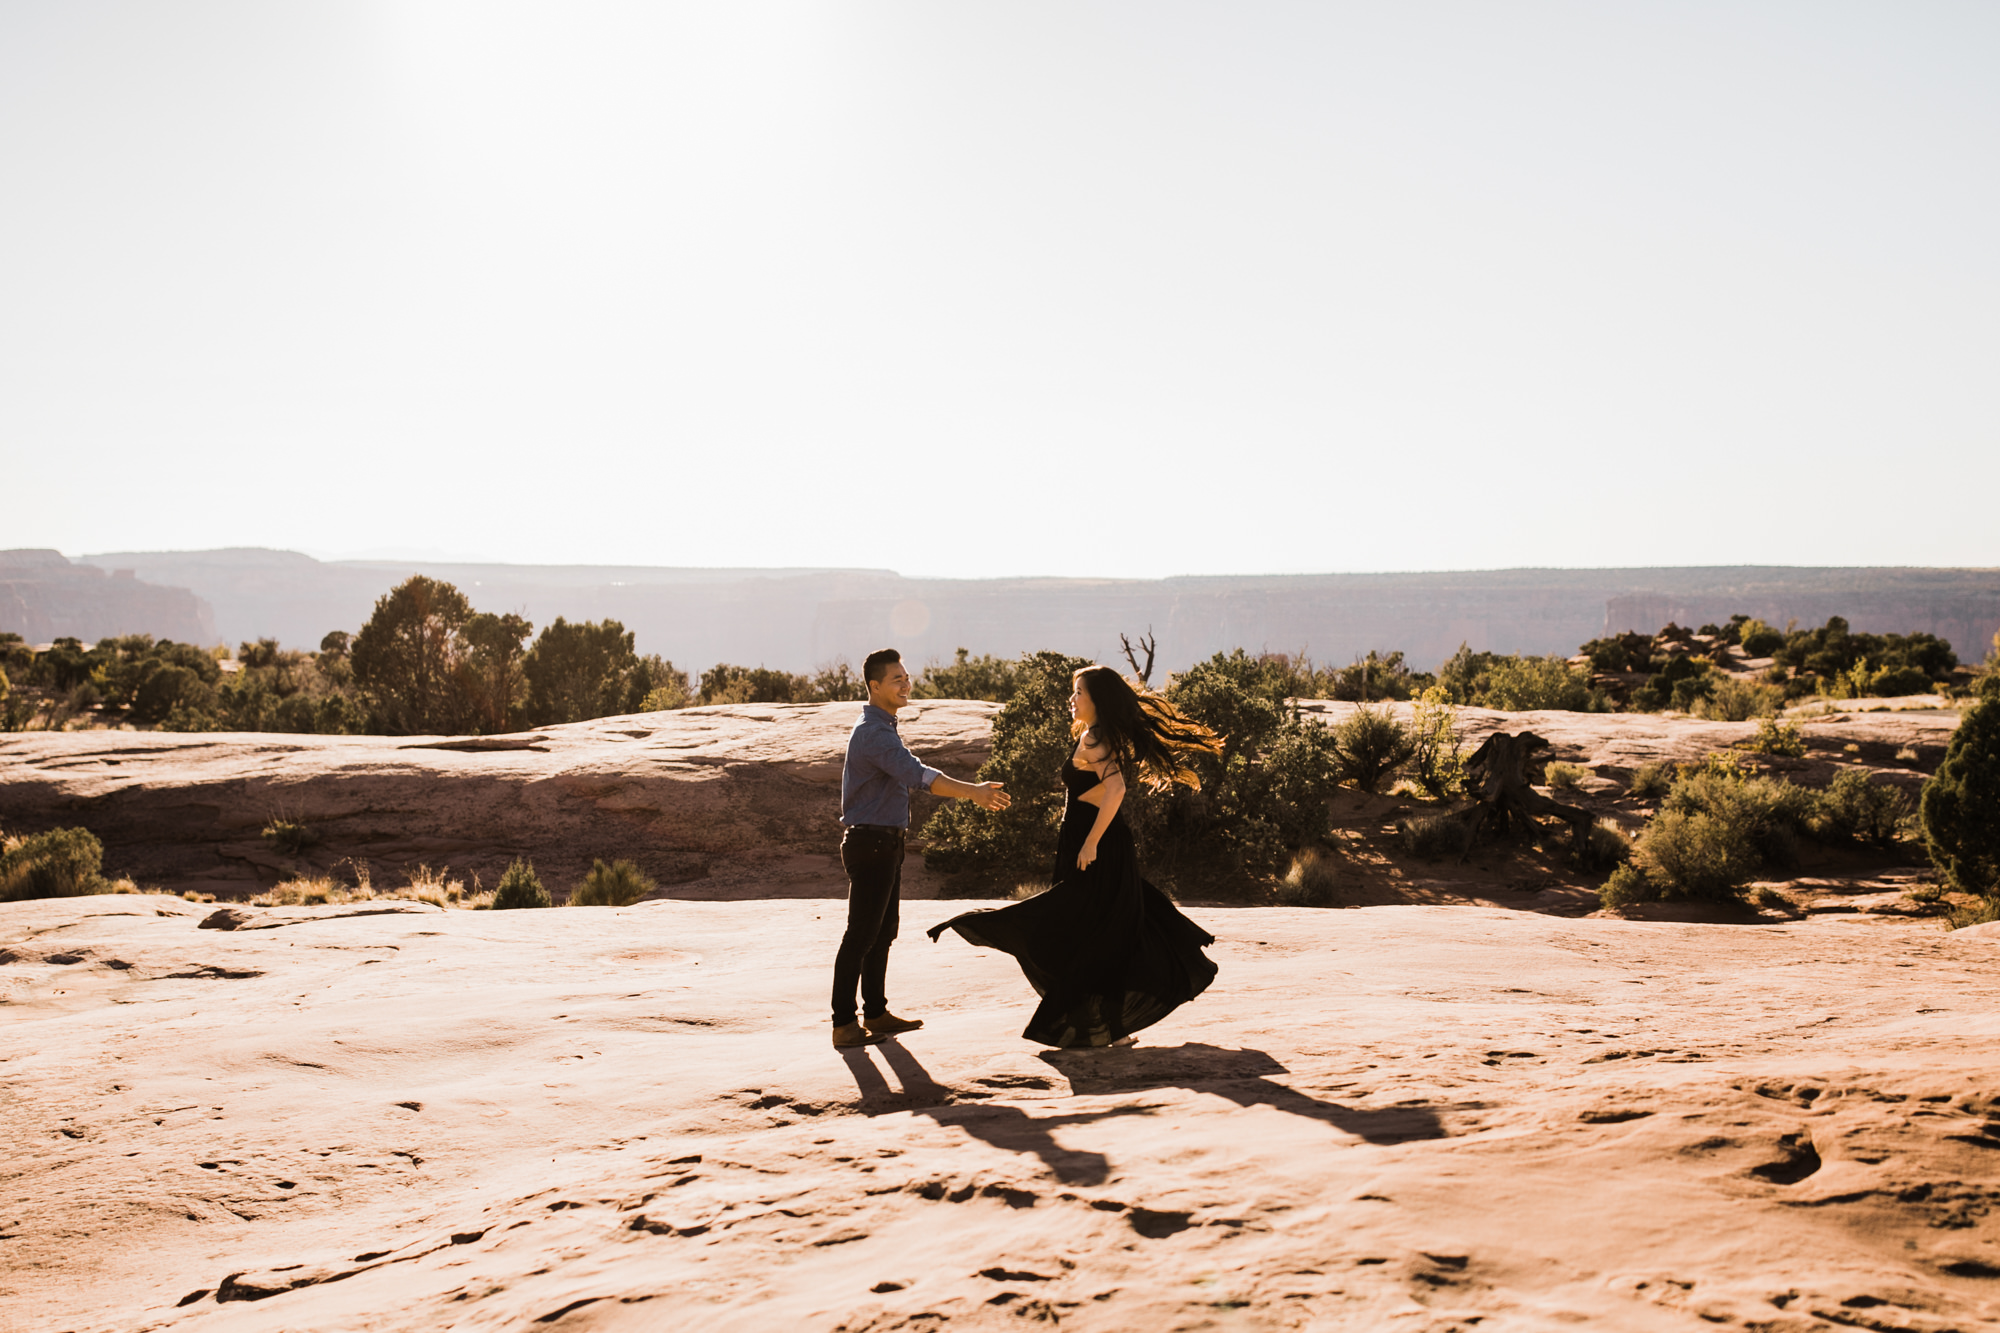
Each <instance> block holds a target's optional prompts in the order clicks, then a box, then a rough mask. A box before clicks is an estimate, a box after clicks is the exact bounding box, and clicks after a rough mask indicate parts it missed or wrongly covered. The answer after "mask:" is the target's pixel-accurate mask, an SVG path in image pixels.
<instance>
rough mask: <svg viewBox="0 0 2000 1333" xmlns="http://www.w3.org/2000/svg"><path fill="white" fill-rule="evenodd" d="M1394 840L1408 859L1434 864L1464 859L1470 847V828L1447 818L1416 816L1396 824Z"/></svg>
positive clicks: (1461, 821) (1468, 825) (1398, 821)
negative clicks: (1453, 857)
mask: <svg viewBox="0 0 2000 1333" xmlns="http://www.w3.org/2000/svg"><path fill="white" fill-rule="evenodd" d="M1396 839H1397V841H1398V842H1400V843H1401V844H1402V848H1403V850H1404V851H1405V852H1407V853H1409V854H1410V855H1411V856H1415V857H1421V858H1422V859H1423V860H1426V861H1438V860H1442V859H1443V858H1445V857H1447V856H1463V855H1465V853H1466V851H1467V850H1468V849H1469V848H1470V847H1471V846H1472V826H1471V825H1470V824H1468V823H1466V822H1465V821H1464V820H1462V819H1454V818H1452V817H1451V816H1450V815H1417V816H1415V817H1414V818H1409V819H1399V820H1397V821H1396Z"/></svg>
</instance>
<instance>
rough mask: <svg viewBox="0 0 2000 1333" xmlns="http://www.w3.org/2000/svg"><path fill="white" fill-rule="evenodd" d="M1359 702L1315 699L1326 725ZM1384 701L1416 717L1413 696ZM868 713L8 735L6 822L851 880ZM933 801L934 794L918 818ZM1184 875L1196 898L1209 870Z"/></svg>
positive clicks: (1811, 776)
mask: <svg viewBox="0 0 2000 1333" xmlns="http://www.w3.org/2000/svg"><path fill="white" fill-rule="evenodd" d="M1356 706H1357V705H1354V704H1343V703H1324V702H1314V701H1308V702H1305V703H1303V704H1302V705H1301V707H1302V708H1303V709H1304V710H1305V711H1306V712H1307V713H1308V715H1311V716H1316V717H1319V718H1321V719H1322V720H1324V721H1325V722H1326V723H1328V724H1329V725H1331V724H1334V723H1337V722H1338V721H1340V720H1341V719H1342V718H1344V717H1346V716H1348V715H1350V714H1351V713H1352V712H1353V710H1354V708H1355V707H1356ZM1871 706H1872V705H1870V704H1869V703H1867V702H1866V701H1861V702H1856V703H1852V704H1849V705H1847V707H1850V708H1853V709H1856V710H1859V709H1864V708H1868V707H1871ZM1392 707H1393V708H1394V709H1395V710H1396V711H1397V712H1398V713H1399V714H1401V715H1402V716H1404V717H1405V718H1407V716H1408V715H1409V711H1410V706H1409V705H1408V704H1397V705H1392ZM997 708H998V706H997V705H995V704H989V703H979V702H964V701H956V700H920V701H917V702H915V703H913V704H912V705H911V706H910V708H909V710H908V711H907V712H905V714H904V715H903V724H902V726H903V732H904V735H905V737H906V738H907V739H908V741H909V742H910V744H911V746H912V747H913V748H914V749H915V750H916V751H917V753H918V754H920V755H921V756H923V757H924V758H925V760H926V761H928V762H930V763H932V764H934V765H935V766H937V767H940V768H942V769H944V770H945V771H947V772H949V773H951V774H953V775H954V776H959V777H970V776H971V775H972V774H973V773H974V772H975V771H976V770H977V768H978V766H979V765H980V764H981V763H983V762H984V761H985V759H986V756H987V753H988V746H989V741H990V731H991V720H992V716H993V714H994V712H996V711H997ZM858 709H859V705H858V704H802V705H792V704H763V705H735V706H721V707H713V708H693V709H688V710H685V711H682V712H672V713H645V714H638V715H634V716H629V717H613V718H600V719H598V720H596V721H594V722H582V723H576V724H574V725H570V726H562V727H550V728H547V729H546V730H544V731H540V732H535V733H529V734H524V735H521V736H507V737H473V738H448V737H384V736H279V735H240V734H222V733H217V734H194V735H173V734H167V733H161V732H134V731H86V732H20V733H11V734H4V733H0V828H6V829H9V830H12V831H34V830H39V829H43V828H49V827H55V826H58V825H70V824H80V825H83V826H85V827H87V828H89V829H91V830H92V831H93V832H94V833H96V834H97V835H98V837H100V838H101V839H103V841H104V843H105V848H106V852H105V865H106V868H107V870H109V871H111V872H113V873H118V874H129V875H132V876H134V877H136V878H137V879H138V880H139V881H140V882H141V883H142V884H143V885H147V886H157V887H160V888H164V889H167V890H169V891H172V892H179V891H181V890H184V889H194V890H199V891H204V892H211V893H217V894H220V895H223V896H234V897H245V896H249V895H250V894H253V893H255V892H257V891H258V890H259V889H262V888H268V887H269V886H270V885H272V884H274V883H276V882H277V881H278V880H280V879H283V878H289V877H292V876H294V875H298V874H315V873H326V872H329V871H331V872H332V873H334V874H335V875H337V876H338V877H341V878H343V879H346V880H348V881H350V882H351V881H352V880H353V878H354V877H355V873H356V869H357V867H358V866H359V865H360V864H362V863H366V865H367V866H368V867H369V871H370V874H371V875H372V876H373V878H374V880H375V882H376V883H377V884H378V885H382V886H391V885H394V884H398V883H401V882H402V876H403V875H405V874H406V873H407V872H408V871H410V870H411V869H414V868H415V867H417V866H418V865H428V866H430V867H432V868H437V867H440V866H449V867H450V868H451V872H452V873H453V874H454V875H456V876H462V877H464V878H465V879H466V880H467V882H468V884H470V882H471V876H473V875H474V874H477V875H478V876H479V877H480V879H481V882H482V883H483V884H485V885H486V886H487V887H491V886H492V885H493V884H494V883H495V882H497V880H498V878H499V875H500V872H501V871H502V870H504V869H505V868H506V866H507V863H508V862H509V861H510V860H512V859H513V858H514V857H516V856H526V857H529V858H531V859H532V860H533V861H534V862H535V864H536V866H537V868H538V870H540V871H541V873H542V874H543V876H544V879H545V880H546V881H547V882H548V883H550V884H551V885H553V886H556V887H558V888H561V887H563V886H566V885H568V884H570V883H573V882H574V881H575V880H576V879H577V878H579V877H580V876H581V875H582V874H583V872H584V871H585V870H586V869H588V868H589V865H590V863H591V861H592V859H593V858H597V857H603V858H605V859H607V860H609V859H614V858H617V857H630V858H632V859H634V860H636V861H638V862H639V864H640V865H641V867H642V868H643V869H645V870H646V871H647V872H648V873H650V874H651V875H653V876H654V878H656V879H657V880H658V881H659V882H660V883H661V884H662V885H663V886H664V890H665V892H666V893H667V894H668V896H671V897H677V898H742V897H827V896H840V895H841V894H844V893H845V891H846V881H845V880H844V878H843V877H842V875H841V872H840V866H839V861H838V855H837V851H838V841H839V833H838V829H837V827H836V823H835V821H836V818H837V815H838V806H839V781H840V758H841V753H842V749H843V747H844V746H845V744H846V738H847V732H848V730H849V728H850V727H851V726H852V724H853V721H854V718H855V717H856V715H857V712H858ZM1459 720H1460V725H1461V727H1462V729H1463V731H1464V734H1465V737H1466V740H1467V742H1468V744H1469V745H1477V744H1478V742H1479V741H1480V740H1481V739H1482V738H1483V737H1484V736H1485V735H1487V734H1488V733H1490V732H1492V731H1495V730H1502V729H1504V730H1509V731H1521V730H1533V731H1535V732H1537V733H1538V734H1540V735H1541V736H1543V737H1544V738H1545V739H1547V740H1548V741H1549V742H1550V747H1551V748H1550V751H1549V757H1551V758H1555V759H1564V760H1569V761H1571V762H1578V763H1582V764H1584V765H1586V766H1588V767H1591V768H1592V769H1593V770H1595V771H1596V772H1597V773H1598V774H1599V776H1598V777H1597V778H1595V779H1593V780H1592V781H1591V784H1590V785H1591V786H1593V787H1595V788H1596V789H1598V790H1599V791H1601V792H1604V793H1610V792H1613V791H1617V790H1622V787H1623V783H1622V780H1621V778H1622V775H1626V774H1629V772H1630V771H1631V770H1632V769H1634V768H1636V767H1638V766H1639V765H1640V764H1643V763H1648V762H1652V761H1654V760H1660V759H1668V760H1674V761H1679V762H1695V761H1699V760H1700V759H1701V758H1702V757H1703V756H1705V755H1707V754H1709V753H1711V752H1713V751H1715V750H1718V749H1723V748H1727V747H1728V746H1730V745H1732V744H1734V743H1736V742H1738V741H1741V740H1743V739H1744V738H1745V737H1747V736H1749V735H1750V734H1751V733H1752V732H1753V731H1754V730H1755V725H1754V724H1752V723H1747V722H1702V721H1698V720H1696V719H1692V718H1681V717H1667V716H1663V715H1660V714H1649V713H1561V712H1541V713H1502V712H1496V711H1493V710H1491V709H1481V708H1466V709H1461V710H1459ZM1957 723H1958V717H1957V714H1956V713H1953V712H1949V711H1913V710H1904V711H1893V712H1892V711H1879V712H1866V711H1852V712H1845V713H1835V714H1828V715H1825V716H1820V717H1811V718H1806V719H1805V720H1803V721H1802V722H1801V723H1800V725H1801V726H1802V728H1803V730H1804V733H1805V736H1806V739H1807V742H1808V745H1809V747H1810V748H1809V753H1808V755H1807V757H1806V758H1805V759H1802V760H1781V761H1777V766H1778V767H1779V768H1780V769H1781V770H1782V771H1784V772H1786V773H1787V774H1789V775H1790V776H1793V777H1795V778H1797V779H1798V780H1801V781H1805V782H1810V783H1815V784H1817V783H1824V782H1825V781H1826V779H1827V777H1828V776H1829V775H1830V774H1831V773H1832V771H1833V768H1834V766H1835V765H1836V764H1838V765H1841V766H1848V767H1852V766H1860V767H1864V768H1866V769H1868V770H1869V771H1870V772H1871V773H1873V774H1875V775H1876V776H1877V777H1879V778H1880V779H1882V780H1886V781H1891V782H1896V783H1900V784H1903V785H1905V786H1907V787H1909V788H1910V789H1911V790H1912V791H1913V792H1914V790H1915V788H1916V786H1917V785H1918V784H1920V783H1921V781H1922V779H1923V775H1924V772H1925V771H1926V770H1928V769H1930V768H1934V767H1935V766H1936V764H1937V761H1938V759H1939V758H1941V757H1942V755H1943V753H1944V747H1945V745H1946V743H1947V742H1948V741H1949V739H1950V735H1951V731H1952V729H1953V728H1954V727H1956V726H1957ZM1850 746H1851V747H1853V748H1852V750H1850V749H1849V748H1848V747H1850ZM1898 754H1905V755H1909V756H1912V757H1910V758H1906V759H1898V758H1897V757H1896V756H1897V755H1898ZM1050 781H1051V782H1053V781H1054V775H1053V774H1051V775H1050ZM935 805H936V801H935V800H934V798H931V797H927V796H925V797H919V798H918V800H917V802H916V805H915V819H914V821H913V823H914V826H915V827H917V828H919V829H920V828H921V827H922V823H923V820H924V819H925V818H926V817H927V816H928V813H929V811H930V810H931V809H932V808H934V807H935ZM1396 808H1397V807H1396V806H1395V805H1394V803H1391V802H1384V801H1375V802H1369V801H1365V800H1355V799H1350V798H1347V797H1343V798H1342V800H1341V801H1339V802H1337V803H1336V811H1335V814H1336V822H1337V824H1338V823H1341V822H1342V821H1345V820H1348V819H1349V817H1352V819H1353V820H1354V821H1356V822H1358V824H1359V825H1361V826H1365V827H1367V828H1368V830H1369V831H1370V836H1371V837H1373V836H1374V835H1375V834H1376V833H1378V832H1379V831H1380V827H1383V826H1386V825H1387V822H1388V821H1392V820H1393V818H1394V816H1395V813H1396ZM274 817H279V818H284V819H289V820H294V821H297V822H299V823H301V824H303V825H305V826H306V828H307V829H308V830H310V832H311V833H312V835H313V836H314V837H315V838H316V839H317V840H318V841H317V842H316V843H315V844H314V845H312V846H310V847H307V848H306V849H305V850H304V851H303V852H302V853H301V854H299V855H296V856H292V855H286V854H284V853H282V852H280V851H278V850H276V849H275V848H273V847H272V846H270V845H269V844H268V843H266V842H265V841H263V840H262V839H261V838H260V837H259V836H258V833H259V830H260V829H261V828H263V826H264V824H265V823H266V822H267V821H268V820H270V819H272V818H274ZM1458 873H1460V872H1458V871H1455V870H1453V869H1451V868H1442V869H1425V870H1423V871H1421V873H1420V874H1418V875H1417V878H1418V879H1421V880H1422V881H1424V882H1423V884H1422V885H1419V884H1417V883H1416V882H1415V881H1414V880H1412V878H1411V877H1410V876H1409V875H1405V876H1403V877H1402V879H1401V880H1399V881H1398V882H1397V885H1396V887H1395V892H1397V893H1398V894H1401V895H1403V898H1404V899H1405V900H1414V901H1441V900H1451V899H1454V898H1456V899H1464V898H1467V897H1469V898H1472V899H1475V900H1482V901H1483V900H1487V897H1488V892H1489V890H1490V889H1491V888H1492V884H1491V883H1490V882H1489V880H1488V879H1485V878H1482V877H1481V876H1480V875H1479V874H1477V873H1476V870H1475V871H1465V872H1463V877H1464V878H1465V881H1466V882H1465V884H1464V885H1461V886H1458V888H1457V889H1454V887H1453V886H1452V884H1451V883H1450V880H1451V878H1452V876H1453V875H1454V874H1458ZM939 883H940V881H939V878H938V877H937V876H934V875H931V874H930V873H929V872H927V871H926V870H925V869H924V867H923V864H922V861H921V859H920V858H916V857H912V858H911V861H910V863H909V866H908V868H907V872H906V882H905V894H906V896H908V897H914V898H923V897H933V896H936V894H937V892H938V889H939ZM1187 887H1190V889H1191V891H1192V892H1194V893H1195V895H1196V896H1200V886H1187ZM1460 890H1463V891H1462V892H1461V891H1460ZM1440 895H1442V896H1440ZM1588 896H1589V895H1588V893H1585V894H1584V897H1585V898H1587V897H1588ZM1581 901H1582V899H1579V902H1581ZM1542 905H1544V906H1546V905H1547V904H1542ZM1574 905H1575V904H1572V906H1574ZM1583 910H1588V909H1587V907H1586V908H1584V909H1583Z"/></svg>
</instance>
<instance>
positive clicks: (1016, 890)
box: [1007, 879, 1049, 903]
mask: <svg viewBox="0 0 2000 1333" xmlns="http://www.w3.org/2000/svg"><path fill="white" fill-rule="evenodd" d="M1048 891H1049V886H1048V885H1047V884H1045V883H1043V882H1042V881H1041V880H1038V879H1024V880H1022V881H1021V882H1020V883H1019V884H1016V885H1015V886H1014V887H1013V889H1011V890H1010V891H1009V892H1008V894H1007V896H1008V897H1009V898H1012V899H1013V900H1014V901H1015V902H1017V903H1024V902H1026V901H1027V900H1028V899H1030V898H1038V897H1040V896H1041V895H1042V894H1044V893H1047V892H1048Z"/></svg>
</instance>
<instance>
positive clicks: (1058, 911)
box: [930, 666, 1221, 1046]
mask: <svg viewBox="0 0 2000 1333" xmlns="http://www.w3.org/2000/svg"><path fill="white" fill-rule="evenodd" d="M1069 707H1070V716H1071V717H1072V718H1073V719H1074V721H1073V722H1072V723H1071V726H1070V730H1071V733H1072V734H1073V735H1075V737H1076V746H1075V748H1074V749H1073V750H1072V752H1071V754H1070V757H1069V760H1068V762H1066V763H1065V764H1064V765H1063V768H1062V782H1063V789H1064V790H1065V792H1067V793H1068V799H1067V800H1066V801H1065V802H1064V804H1063V817H1062V828H1061V830H1060V831H1059V832H1058V833H1057V834H1056V865H1055V876H1054V883H1053V884H1052V885H1051V886H1050V888H1049V890H1048V892H1046V893H1042V894H1038V895H1036V896H1035V897H1033V898H1030V899H1028V900H1026V901H1025V902H1018V903H1013V904H1011V905H1009V906H1007V907H1002V908H998V909H996V910H994V911H989V912H967V913H966V914H964V915H963V916H956V917H953V918H952V919H951V920H949V921H946V922H944V923H943V924H942V925H938V926H934V927H932V928H931V931H930V936H931V938H932V939H933V940H935V939H937V938H938V936H939V935H941V934H943V933H944V932H945V931H946V930H955V931H957V932H958V933H959V934H960V935H962V936H964V937H965V939H966V940H967V941H968V942H969V943H972V944H976V945H980V946H982V947H984V948H988V949H999V950H1002V951H1004V952H1006V953H1010V954H1012V955H1013V956H1014V959H1015V961H1017V962H1018V963H1020V965H1021V971H1022V972H1023V973H1025V974H1026V975H1027V978H1028V983H1029V984H1030V985H1032V986H1033V987H1034V988H1035V993H1036V994H1038V995H1040V996H1041V997H1042V1003H1041V1005H1040V1006H1039V1007H1038V1008H1037V1009H1036V1010H1035V1016H1034V1018H1033V1019H1032V1020H1031V1021H1030V1022H1029V1024H1028V1027H1027V1030H1026V1031H1025V1032H1023V1033H1022V1034H1021V1035H1022V1036H1024V1037H1026V1038H1027V1039H1028V1040H1030V1041H1038V1042H1041V1043H1042V1044H1043V1045H1045V1046H1110V1045H1113V1044H1119V1045H1124V1044H1129V1040H1130V1038H1131V1035H1132V1034H1133V1033H1135V1032H1137V1031H1139V1029H1141V1028H1144V1027H1147V1026H1150V1025H1151V1024H1154V1023H1157V1022H1159V1021H1160V1020H1161V1019H1162V1018H1165V1017H1166V1016H1167V1015H1168V1014H1169V1013H1171V1012H1172V1011H1173V1010H1174V1009H1175V1008H1176V1007H1177V1006H1179V1005H1182V1004H1185V1003H1186V1002H1187V1001H1189V1000H1192V999H1193V998H1194V997H1195V996H1197V995H1199V994H1201V993H1202V991H1204V990H1205V989H1207V987H1208V983H1209V982H1211V981H1213V980H1214V979H1215V964H1214V963H1211V962H1210V961H1209V960H1208V958H1207V956H1206V955H1205V954H1203V953H1202V949H1203V947H1204V946H1206V945H1210V944H1213V943H1215V938H1214V936H1212V935H1210V934H1209V933H1208V932H1207V931H1205V930H1203V929H1202V928H1201V927H1200V926H1197V925H1196V924H1195V923H1194V922H1192V921H1190V920H1188V919H1187V918H1186V917H1185V916H1183V915H1181V913H1180V910H1179V909H1178V908H1176V907H1175V906H1174V904H1173V902H1172V901H1171V900H1170V899H1169V898H1168V897H1167V895H1165V894H1164V893H1161V892H1160V891H1159V890H1158V889H1156V888H1154V887H1153V886H1152V885H1151V884H1148V883H1147V882H1146V881H1145V880H1144V879H1143V878H1141V877H1140V875H1139V857H1138V853H1137V850H1136V848H1135V847H1134V846H1133V842H1132V829H1131V826H1130V825H1129V824H1127V823H1126V822H1125V815H1124V812H1123V810H1122V809H1121V806H1122V805H1123V803H1124V799H1125V791H1126V782H1127V780H1128V777H1130V778H1136V779H1137V780H1138V781H1141V782H1144V783H1145V784H1146V785H1147V786H1148V787H1150V788H1152V789H1154V790H1156V791H1157V790H1162V789H1164V788H1167V787H1170V786H1172V785H1174V784H1175V783H1180V784H1183V785H1186V786H1189V787H1197V788H1198V787H1199V786H1200V785H1201V784H1200V779H1198V778H1197V777H1196V776H1195V775H1194V773H1193V771H1192V770H1190V769H1189V768H1188V766H1187V763H1186V758H1187V756H1188V755H1190V754H1193V753H1205V754H1215V753H1218V752H1219V750H1220V748H1221V747H1220V742H1219V741H1218V740H1217V738H1216V736H1215V733H1213V732H1211V731H1210V730H1208V728H1206V727H1203V726H1201V725H1200V724H1199V723H1195V722H1191V721H1189V720H1188V719H1187V718H1185V717H1183V716H1182V715H1181V714H1180V712H1179V711H1178V710H1176V709H1175V708H1174V706H1173V705H1172V704H1169V703H1168V702H1167V701H1166V700H1165V699H1162V698H1160V697H1159V696H1158V695H1156V694H1153V693H1152V692H1150V691H1144V690H1135V689H1133V688H1132V686H1131V685H1129V684H1127V683H1126V682H1125V680H1124V679H1123V678H1122V677H1121V676H1119V675H1118V673H1117V672H1115V671H1113V670H1111V668H1109V667H1103V666H1092V667H1085V668H1084V669H1083V670H1081V671H1079V672H1077V673H1076V677H1075V680H1074V683H1073V688H1072V692H1071V694H1070V701H1069Z"/></svg>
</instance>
